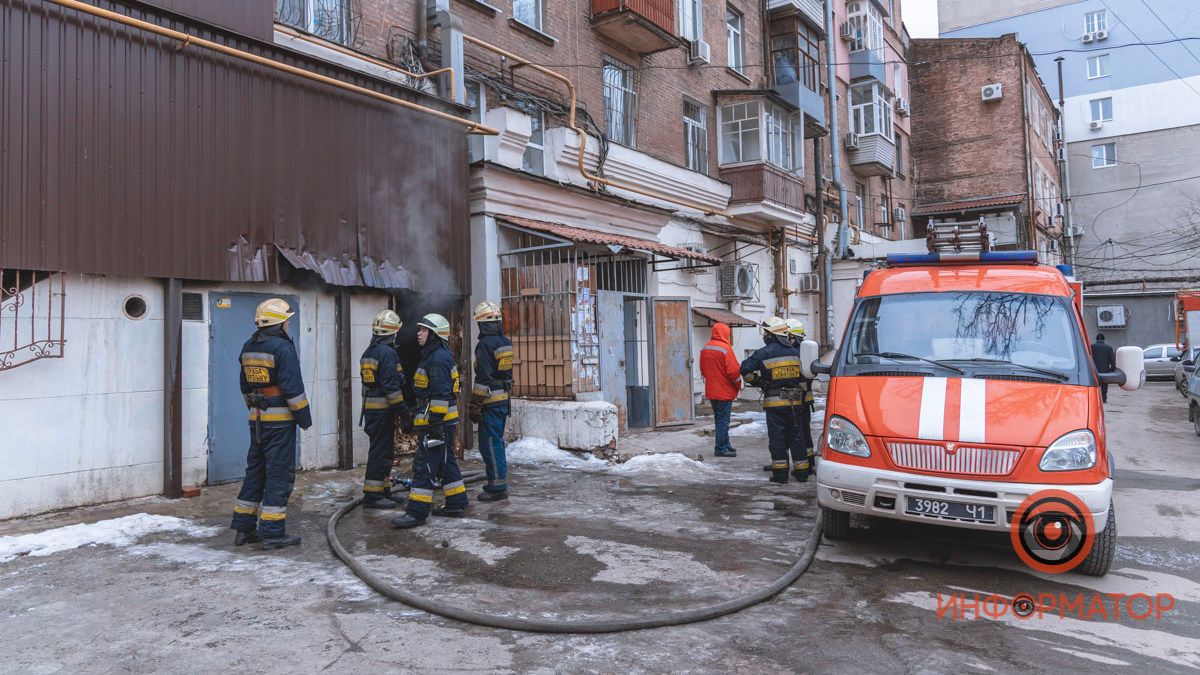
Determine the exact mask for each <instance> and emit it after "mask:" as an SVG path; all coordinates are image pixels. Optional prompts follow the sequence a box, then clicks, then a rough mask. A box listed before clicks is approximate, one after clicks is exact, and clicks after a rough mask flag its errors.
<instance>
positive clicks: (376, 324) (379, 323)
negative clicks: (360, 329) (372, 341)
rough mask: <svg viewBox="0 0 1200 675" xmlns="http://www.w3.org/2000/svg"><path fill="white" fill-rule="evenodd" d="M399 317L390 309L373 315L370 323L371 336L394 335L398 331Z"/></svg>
mask: <svg viewBox="0 0 1200 675" xmlns="http://www.w3.org/2000/svg"><path fill="white" fill-rule="evenodd" d="M400 325H401V324H400V315H399V314H397V313H395V312H393V311H392V310H390V309H385V310H383V311H382V312H380V313H378V314H376V315H375V320H374V321H372V322H371V333H372V334H373V335H395V334H396V333H397V332H398V331H399V330H400Z"/></svg>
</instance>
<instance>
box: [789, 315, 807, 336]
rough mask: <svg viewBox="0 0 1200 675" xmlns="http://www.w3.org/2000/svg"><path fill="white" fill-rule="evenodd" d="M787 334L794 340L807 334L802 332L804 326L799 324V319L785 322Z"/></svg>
mask: <svg viewBox="0 0 1200 675" xmlns="http://www.w3.org/2000/svg"><path fill="white" fill-rule="evenodd" d="M787 326H788V333H789V334H791V336H792V337H795V338H803V337H804V336H805V335H808V333H807V332H806V331H805V330H804V324H802V323H800V319H788V320H787Z"/></svg>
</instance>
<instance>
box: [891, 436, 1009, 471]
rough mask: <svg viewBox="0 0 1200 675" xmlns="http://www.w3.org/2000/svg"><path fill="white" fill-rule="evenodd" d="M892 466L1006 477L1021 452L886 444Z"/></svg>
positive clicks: (1005, 449) (914, 444)
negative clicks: (952, 449) (949, 450)
mask: <svg viewBox="0 0 1200 675" xmlns="http://www.w3.org/2000/svg"><path fill="white" fill-rule="evenodd" d="M887 448H888V452H889V453H891V455H892V463H894V464H895V465H896V466H898V467H900V468H903V469H916V470H918V471H937V472H940V473H964V474H974V475H978V476H1005V475H1008V474H1009V473H1012V470H1013V467H1015V466H1016V465H1017V460H1018V459H1020V457H1021V451H1020V450H1013V449H1007V448H975V447H964V446H955V448H954V451H953V452H947V450H946V445H945V444H943V443H888V444H887Z"/></svg>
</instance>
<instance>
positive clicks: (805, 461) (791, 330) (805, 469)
mask: <svg viewBox="0 0 1200 675" xmlns="http://www.w3.org/2000/svg"><path fill="white" fill-rule="evenodd" d="M787 324H788V334H789V335H791V336H792V346H793V347H795V349H796V356H797V357H799V356H800V343H801V342H804V338H805V337H807V336H808V332H807V331H805V330H804V324H803V323H801V322H800V320H799V319H788V320H787ZM801 378H802V379H801V385H800V388H801V389H803V390H804V406H803V408H802V409H801V411H800V413H799V414H798V415H797V418H798V419H799V420H800V426H801V433H800V435H801V437H802V438H803V439H804V452H803V455H802V457H803V458H802V459H801V460H800V461H799V462H797V461H796V459H795V454H793V455H792V477H793V478H795V479H796V480H798V481H800V482H801V483H803V482H804V481H806V480H808V477H809V476H810V475H812V474H814V473H816V471H817V467H816V456H815V455H814V453H813V438H812V427H811V426H810V423H811V422H812V413H813V402H814V400H815V399H814V398H813V393H812V380H808V379H803V378H804V376H803V375H801Z"/></svg>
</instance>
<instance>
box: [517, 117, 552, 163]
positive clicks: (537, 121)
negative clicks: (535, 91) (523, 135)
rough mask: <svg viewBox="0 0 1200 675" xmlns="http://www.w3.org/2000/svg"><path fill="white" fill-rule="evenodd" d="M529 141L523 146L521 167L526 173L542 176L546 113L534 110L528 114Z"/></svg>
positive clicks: (544, 159)
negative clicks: (523, 152) (523, 153)
mask: <svg viewBox="0 0 1200 675" xmlns="http://www.w3.org/2000/svg"><path fill="white" fill-rule="evenodd" d="M529 123H530V130H531V131H530V134H529V143H528V144H527V145H526V146H525V156H524V157H522V158H521V168H522V169H524V170H525V171H526V172H528V173H532V174H537V175H539V176H544V175H545V174H546V114H545V113H544V112H542V111H541V110H534V111H532V112H531V113H530V115H529Z"/></svg>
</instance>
